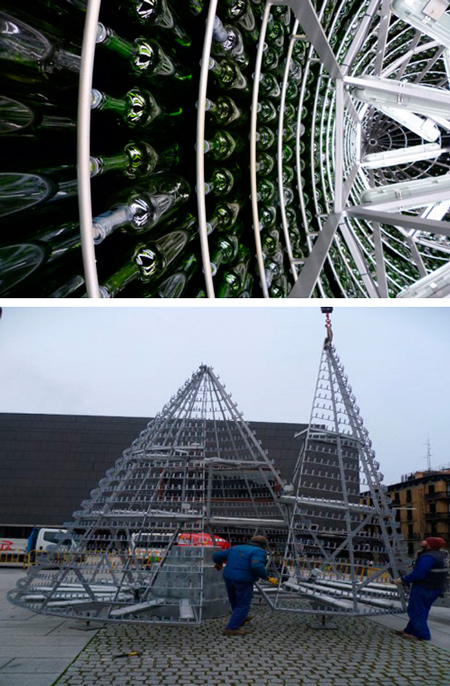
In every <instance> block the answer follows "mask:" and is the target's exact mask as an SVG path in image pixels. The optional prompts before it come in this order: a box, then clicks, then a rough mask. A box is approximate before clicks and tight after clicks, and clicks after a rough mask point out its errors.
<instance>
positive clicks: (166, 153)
mask: <svg viewBox="0 0 450 686" xmlns="http://www.w3.org/2000/svg"><path fill="white" fill-rule="evenodd" d="M179 161H180V146H179V145H178V143H173V144H172V145H169V146H168V147H167V148H166V149H163V150H159V151H158V152H157V151H156V149H155V148H154V147H153V146H152V145H150V143H146V142H145V141H140V142H139V143H134V142H133V141H130V142H129V143H127V144H126V145H125V147H124V149H123V150H122V152H120V153H118V154H117V155H110V156H102V157H91V176H98V175H99V174H106V173H107V172H115V173H118V172H120V173H121V174H123V175H124V176H125V177H126V178H128V179H136V178H140V179H143V178H145V177H147V176H150V174H152V173H153V172H161V171H168V170H170V169H173V168H174V167H176V165H177V164H178V163H179Z"/></svg>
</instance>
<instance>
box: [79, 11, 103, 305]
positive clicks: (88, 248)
mask: <svg viewBox="0 0 450 686" xmlns="http://www.w3.org/2000/svg"><path fill="white" fill-rule="evenodd" d="M100 4H101V0H88V4H87V10H86V22H85V25H84V33H83V46H82V50H81V68H80V89H79V96H78V131H77V178H78V207H79V211H80V232H81V252H82V255H83V265H84V273H85V280H86V290H87V295H88V297H89V298H101V295H100V290H99V286H98V275H97V266H96V262H95V247H94V239H93V234H92V200H91V172H90V167H91V165H90V132H91V91H92V74H93V70H94V55H95V39H96V34H97V24H98V16H99V13H100Z"/></svg>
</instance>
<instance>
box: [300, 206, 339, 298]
mask: <svg viewBox="0 0 450 686" xmlns="http://www.w3.org/2000/svg"><path fill="white" fill-rule="evenodd" d="M340 219H341V214H334V213H333V214H330V215H328V217H327V220H326V222H325V224H324V225H323V227H322V230H321V231H320V233H319V235H318V236H317V239H316V242H315V243H314V246H313V249H312V251H311V254H310V255H309V256H308V257H307V258H306V260H305V264H304V265H303V269H302V271H301V272H300V274H299V277H298V279H297V281H296V282H295V284H294V285H293V287H292V290H291V292H290V293H289V295H288V298H310V297H311V295H312V292H313V291H314V288H315V285H316V283H317V280H318V278H319V276H320V272H321V271H322V267H323V265H324V262H325V259H326V257H327V255H328V251H329V249H330V246H331V243H332V241H333V238H334V236H335V233H336V229H337V228H338V225H339V221H340Z"/></svg>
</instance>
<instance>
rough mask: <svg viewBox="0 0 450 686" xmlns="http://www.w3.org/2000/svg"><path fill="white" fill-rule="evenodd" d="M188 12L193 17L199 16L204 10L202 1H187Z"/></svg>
mask: <svg viewBox="0 0 450 686" xmlns="http://www.w3.org/2000/svg"><path fill="white" fill-rule="evenodd" d="M188 5H189V11H190V13H191V14H193V15H194V16H195V17H197V16H198V15H199V14H201V13H202V12H203V10H204V8H205V3H204V0H188Z"/></svg>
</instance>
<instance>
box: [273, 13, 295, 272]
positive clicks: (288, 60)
mask: <svg viewBox="0 0 450 686" xmlns="http://www.w3.org/2000/svg"><path fill="white" fill-rule="evenodd" d="M297 29H298V21H296V22H295V24H294V27H293V34H294V35H293V36H291V39H290V41H289V48H288V52H287V56H286V64H285V67H284V74H283V83H282V87H281V98H280V115H279V119H278V141H277V144H278V155H277V163H278V193H279V203H280V212H281V222H282V224H283V234H284V240H285V244H286V252H287V255H288V258H289V266H290V269H291V273H292V276H293V277H294V281H296V280H297V276H298V275H297V269H296V267H295V264H294V259H295V258H294V254H293V252H292V245H291V239H290V237H289V230H288V222H287V217H286V202H285V198H284V186H283V128H284V106H285V103H286V90H287V87H288V79H289V67H290V64H291V60H292V50H293V48H294V43H295V42H296V40H297V38H296V35H295V34H296V32H297Z"/></svg>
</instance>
